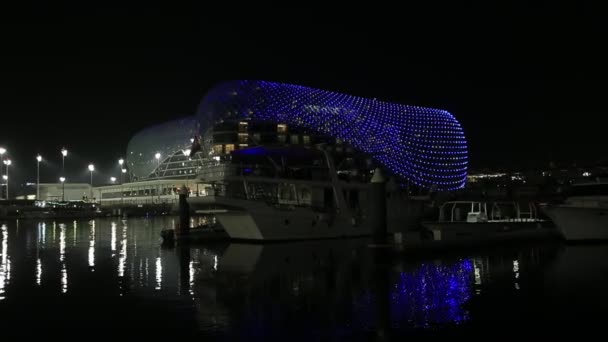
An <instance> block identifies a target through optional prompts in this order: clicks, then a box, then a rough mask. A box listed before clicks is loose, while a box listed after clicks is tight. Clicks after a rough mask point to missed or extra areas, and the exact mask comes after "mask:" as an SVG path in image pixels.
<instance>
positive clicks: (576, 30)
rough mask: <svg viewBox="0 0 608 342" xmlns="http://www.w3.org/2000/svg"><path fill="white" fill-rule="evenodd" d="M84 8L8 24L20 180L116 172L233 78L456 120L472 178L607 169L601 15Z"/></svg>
mask: <svg viewBox="0 0 608 342" xmlns="http://www.w3.org/2000/svg"><path fill="white" fill-rule="evenodd" d="M205 3H206V2H205ZM368 5H369V4H368ZM82 6H83V5H82V4H80V5H78V4H76V5H71V6H67V5H66V6H65V7H58V5H57V4H53V5H52V7H51V5H48V6H46V5H36V6H32V7H31V8H26V9H19V10H15V11H4V12H3V13H2V18H0V19H2V20H1V21H2V22H3V24H2V25H3V26H2V33H1V34H2V39H1V42H0V44H1V45H0V46H2V49H0V52H1V54H0V55H1V56H0V116H1V118H0V145H2V146H5V147H7V148H8V149H9V151H10V156H11V158H12V159H13V160H14V165H13V166H12V167H11V171H12V172H16V174H19V175H23V177H22V178H27V179H33V177H34V175H35V160H34V157H35V155H36V154H37V153H42V155H43V157H44V158H45V159H47V160H48V163H49V164H48V165H45V166H44V167H43V171H42V174H43V181H55V178H56V176H57V167H58V165H59V164H60V161H61V159H60V153H59V150H60V149H61V147H62V146H66V147H67V148H68V149H69V150H70V156H69V157H68V159H66V167H67V168H68V169H69V170H70V172H71V176H70V177H71V178H73V179H75V178H79V177H80V178H79V179H82V180H86V179H87V178H85V177H86V176H87V172H86V165H87V164H88V163H89V162H95V163H96V165H97V166H98V168H100V169H101V171H102V173H101V174H100V177H105V176H108V175H110V174H112V173H114V172H116V168H115V164H116V160H117V159H118V158H119V157H120V156H123V155H124V153H125V152H124V151H125V149H126V145H127V143H128V141H129V138H130V137H131V136H132V135H133V134H134V133H136V132H137V131H138V130H139V129H141V128H143V127H145V126H148V125H151V124H155V123H160V122H163V121H167V120H171V119H173V118H178V117H182V116H186V115H191V114H193V113H194V112H195V110H196V106H197V104H198V102H199V101H200V99H201V98H202V97H203V96H204V94H205V92H206V91H207V90H208V89H209V88H210V87H212V86H213V85H214V84H216V83H218V82H220V81H222V80H229V79H266V80H274V81H280V82H290V83H297V84H302V85H308V86H313V87H318V88H322V89H327V90H334V91H341V92H346V93H350V94H355V95H360V96H364V97H376V98H378V99H383V100H389V101H396V102H400V103H404V104H413V105H420V106H430V107H438V108H443V109H447V110H449V111H450V112H452V113H453V114H454V115H455V116H456V117H457V118H458V119H459V120H460V122H461V123H462V125H463V127H464V129H465V132H466V134H467V137H468V140H469V145H470V158H471V165H472V166H473V167H484V166H492V167H506V166H509V167H526V166H532V165H536V164H540V165H546V164H547V163H548V162H549V161H550V160H556V161H579V162H583V161H593V160H598V159H599V160H603V159H605V158H604V157H605V154H604V151H605V150H606V148H607V147H608V143H607V142H606V141H607V140H606V138H605V137H604V127H605V125H603V124H602V122H603V117H604V116H605V113H606V109H605V104H604V102H605V99H606V90H607V88H608V87H606V85H605V80H606V78H607V76H608V73H607V72H606V71H607V68H606V63H607V62H608V58H607V57H608V56H607V54H606V53H605V52H604V50H605V49H606V48H605V44H606V41H607V39H606V38H607V35H606V33H607V31H608V30H607V29H606V23H605V17H604V16H603V15H602V13H601V12H599V11H598V10H597V9H593V8H584V7H573V8H554V7H552V6H548V5H547V6H545V7H510V8H507V7H495V8H487V7H483V8H482V7H477V6H471V7H461V6H456V5H452V6H450V7H442V6H439V5H437V6H435V7H432V8H424V9H421V8H416V9H414V8H411V9H408V8H389V7H382V8H380V7H378V8H372V7H371V5H370V7H367V6H366V7H364V8H353V9H354V11H353V12H345V11H344V10H343V9H342V10H339V9H336V10H327V8H310V9H302V8H291V9H282V10H277V9H266V10H261V9H259V8H258V9H255V10H253V9H251V10H250V9H243V8H239V10H238V11H237V7H238V5H237V4H234V6H233V7H235V8H227V9H219V8H213V7H211V6H210V5H207V4H203V5H200V6H199V7H179V8H178V7H177V5H173V6H174V7H172V8H145V7H139V6H137V7H135V6H133V7H124V5H123V6H118V7H111V6H109V5H101V2H100V5H99V6H100V7H86V8H85V7H82ZM103 6H105V7H103ZM353 6H354V5H353ZM275 11H276V12H275ZM101 175H103V176H101ZM108 177H109V176H108Z"/></svg>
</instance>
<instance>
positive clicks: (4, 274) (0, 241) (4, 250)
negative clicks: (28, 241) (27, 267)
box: [0, 224, 11, 300]
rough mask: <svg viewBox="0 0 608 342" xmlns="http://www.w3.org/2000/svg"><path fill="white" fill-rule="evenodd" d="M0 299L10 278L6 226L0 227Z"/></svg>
mask: <svg viewBox="0 0 608 342" xmlns="http://www.w3.org/2000/svg"><path fill="white" fill-rule="evenodd" d="M0 234H1V235H0V246H1V247H0V253H1V254H0V300H3V299H5V298H6V297H5V294H4V293H5V288H6V286H7V284H8V282H9V280H10V279H11V261H10V259H9V256H8V228H7V226H6V225H5V224H3V225H2V226H1V227H0Z"/></svg>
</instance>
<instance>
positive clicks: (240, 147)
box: [239, 144, 249, 149]
mask: <svg viewBox="0 0 608 342" xmlns="http://www.w3.org/2000/svg"><path fill="white" fill-rule="evenodd" d="M248 146H249V145H247V144H239V149H243V148H246V147H248Z"/></svg>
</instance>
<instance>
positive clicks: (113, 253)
mask: <svg viewBox="0 0 608 342" xmlns="http://www.w3.org/2000/svg"><path fill="white" fill-rule="evenodd" d="M110 249H111V250H112V257H114V256H115V255H116V222H112V238H111V240H110Z"/></svg>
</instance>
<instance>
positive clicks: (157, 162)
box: [154, 152, 160, 175]
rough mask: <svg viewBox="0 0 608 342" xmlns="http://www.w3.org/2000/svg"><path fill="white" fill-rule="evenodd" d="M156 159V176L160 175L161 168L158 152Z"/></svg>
mask: <svg viewBox="0 0 608 342" xmlns="http://www.w3.org/2000/svg"><path fill="white" fill-rule="evenodd" d="M154 158H156V175H159V173H158V172H159V171H160V170H159V168H160V152H156V154H155V155H154Z"/></svg>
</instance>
